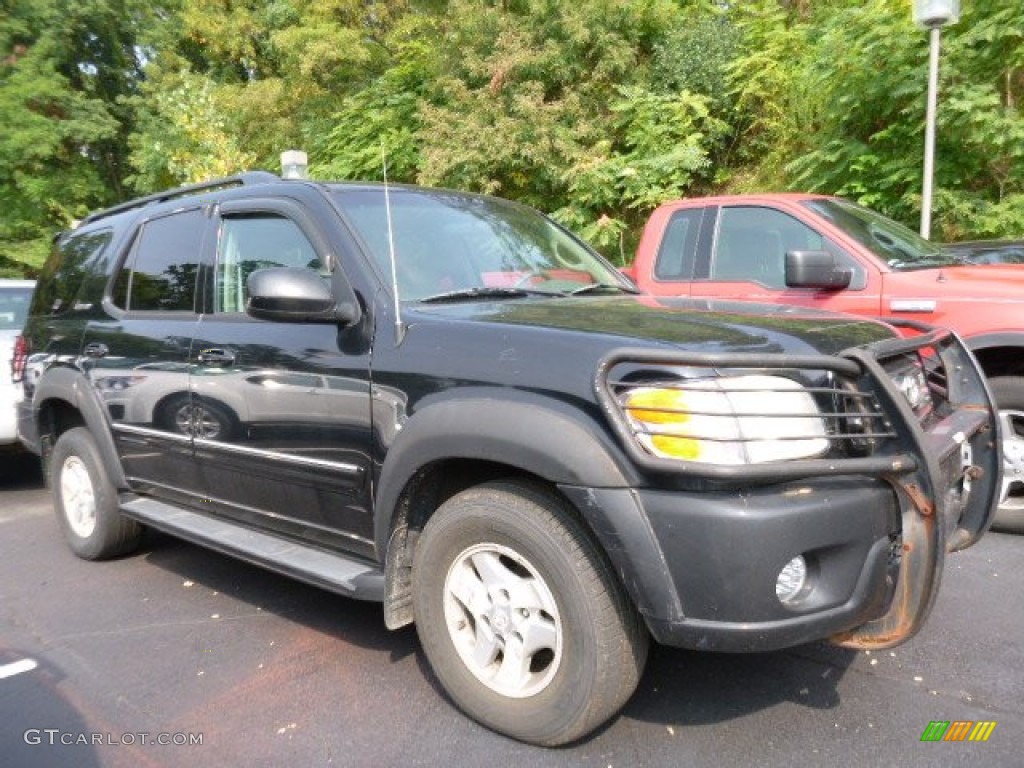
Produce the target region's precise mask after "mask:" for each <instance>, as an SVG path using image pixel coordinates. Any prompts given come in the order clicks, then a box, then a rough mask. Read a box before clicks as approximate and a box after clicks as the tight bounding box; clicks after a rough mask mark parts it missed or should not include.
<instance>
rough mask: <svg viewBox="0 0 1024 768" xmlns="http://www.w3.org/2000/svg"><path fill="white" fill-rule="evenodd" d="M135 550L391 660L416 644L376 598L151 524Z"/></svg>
mask: <svg viewBox="0 0 1024 768" xmlns="http://www.w3.org/2000/svg"><path fill="white" fill-rule="evenodd" d="M135 556H141V557H144V558H145V559H146V561H147V562H148V563H151V564H152V565H155V566H157V567H159V568H162V569H163V570H165V571H170V572H172V573H176V574H178V575H179V576H181V577H182V579H186V580H190V581H193V582H196V583H197V584H202V585H203V586H204V587H206V588H207V589H210V590H213V591H216V592H220V593H222V594H225V595H229V596H230V597H232V598H234V599H236V600H240V601H242V602H244V603H247V604H249V605H252V606H254V607H256V606H258V607H259V608H260V610H262V611H266V612H270V613H272V614H274V615H276V616H279V617H281V618H284V619H287V620H288V621H293V622H296V623H298V624H302V625H303V626H305V627H308V628H310V629H313V630H316V631H318V632H323V633H325V634H329V635H332V636H335V637H337V638H339V639H341V640H343V641H344V642H346V643H352V644H354V645H357V646H359V647H361V648H366V649H368V650H377V651H385V652H387V653H388V654H389V656H390V659H391V661H399V660H401V659H403V658H406V657H407V656H409V655H410V654H413V653H416V652H417V651H418V650H419V642H418V640H417V639H416V632H415V629H414V628H412V627H408V628H405V629H402V630H399V631H397V632H392V631H389V630H388V629H387V628H386V627H385V626H384V615H383V611H382V609H381V606H380V604H379V603H373V602H366V601H363V600H354V599H352V598H348V597H344V596H342V595H336V594H334V593H332V592H328V591H327V590H324V589H320V588H318V587H315V586H311V585H308V584H305V583H303V582H301V581H297V580H295V579H292V578H289V577H287V576H282V575H279V574H276V573H274V572H272V571H268V570H266V569H264V568H261V567H258V566H255V565H250V564H249V563H246V562H244V561H242V560H238V559H236V558H233V557H230V556H228V555H222V554H220V553H217V552H214V551H211V550H208V549H205V548H203V547H200V546H198V545H193V544H190V543H188V542H185V541H182V540H180V539H177V538H174V537H172V536H169V535H166V534H163V533H160V532H158V531H153V530H147V531H146V537H145V539H144V542H143V545H142V547H141V548H140V549H139V550H138V551H137V552H136V553H135Z"/></svg>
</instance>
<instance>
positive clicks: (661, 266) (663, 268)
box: [654, 208, 704, 280]
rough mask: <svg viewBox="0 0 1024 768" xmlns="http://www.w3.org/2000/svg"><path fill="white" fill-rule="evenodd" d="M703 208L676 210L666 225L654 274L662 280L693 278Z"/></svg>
mask: <svg viewBox="0 0 1024 768" xmlns="http://www.w3.org/2000/svg"><path fill="white" fill-rule="evenodd" d="M703 214H704V209H703V208H693V209H690V210H685V211H676V212H675V213H673V214H672V218H670V219H669V221H668V225H667V226H666V227H665V236H664V237H663V238H662V241H661V247H660V248H659V249H658V259H657V261H656V262H655V265H654V276H655V277H656V278H659V279H661V280H691V279H693V264H694V259H695V258H696V254H697V235H698V234H699V232H700V223H701V219H702V218H703Z"/></svg>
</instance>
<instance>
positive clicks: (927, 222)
mask: <svg viewBox="0 0 1024 768" xmlns="http://www.w3.org/2000/svg"><path fill="white" fill-rule="evenodd" d="M912 13H913V19H914V23H915V24H917V25H918V26H919V27H922V28H924V29H927V30H928V36H929V43H930V50H929V53H928V107H927V109H926V111H925V119H924V178H923V182H922V185H921V237H923V238H924V239H925V240H927V239H929V238H930V237H931V234H932V179H933V178H934V176H935V114H936V112H937V111H938V101H939V96H938V91H939V40H940V35H941V30H942V28H943V27H944V26H946V25H947V24H956V22H957V21H959V20H960V0H914V5H913V8H912Z"/></svg>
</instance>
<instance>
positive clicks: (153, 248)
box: [112, 209, 206, 312]
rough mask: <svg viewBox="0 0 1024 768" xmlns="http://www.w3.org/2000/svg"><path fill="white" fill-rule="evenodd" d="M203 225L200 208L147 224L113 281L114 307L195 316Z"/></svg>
mask: <svg viewBox="0 0 1024 768" xmlns="http://www.w3.org/2000/svg"><path fill="white" fill-rule="evenodd" d="M205 225H206V217H205V216H204V215H203V212H202V211H201V210H199V209H195V210H191V211H183V212H180V213H174V214H171V215H170V216H164V217H162V218H159V219H152V220H151V221H147V222H146V223H145V224H144V225H143V227H142V230H141V231H140V232H139V235H138V237H136V239H135V244H134V246H133V247H132V249H131V251H130V252H129V254H128V258H127V259H125V262H124V265H123V266H122V267H121V271H120V272H119V273H118V276H117V280H116V281H115V283H114V290H113V297H112V298H113V301H114V304H115V305H116V306H118V307H120V308H121V309H124V310H127V311H129V312H144V311H147V310H163V311H175V310H177V311H188V312H194V311H195V307H196V277H197V275H198V273H199V262H200V258H201V255H202V245H203V233H204V230H205Z"/></svg>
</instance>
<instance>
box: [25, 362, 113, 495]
mask: <svg viewBox="0 0 1024 768" xmlns="http://www.w3.org/2000/svg"><path fill="white" fill-rule="evenodd" d="M49 400H59V401H62V402H64V403H67V404H68V405H70V406H71V407H72V408H74V409H75V410H76V411H78V412H79V413H80V414H81V415H82V420H83V421H84V422H85V426H86V427H88V429H89V432H91V433H92V436H93V439H94V440H95V441H96V446H97V447H98V448H99V451H100V456H102V458H103V464H104V466H105V467H106V469H107V472H108V473H109V474H110V480H111V482H113V484H114V486H115V487H116V488H118V489H119V490H124V489H127V488H128V479H127V478H126V477H125V474H124V469H123V468H122V466H121V460H120V458H118V455H117V447H116V446H115V445H114V437H113V433H112V432H111V429H110V420H109V419H108V418H107V411H106V408H104V407H103V404H102V403H101V402H100V400H99V398H98V397H97V396H96V393H95V392H94V391H93V388H92V387H91V386H90V385H89V382H88V381H86V379H85V376H83V375H82V373H81V372H80V371H76V370H74V369H73V368H51V369H49V370H48V371H46V372H45V373H44V374H43V376H42V378H41V379H40V380H39V381H38V383H37V384H36V391H35V394H34V396H33V399H32V403H33V405H32V411H33V418H34V419H35V420H36V425H37V426H36V428H37V430H38V429H39V426H40V424H39V420H40V416H41V413H42V405H43V404H45V403H46V402H47V401H49ZM39 434H40V435H41V434H42V431H41V430H40V432H39Z"/></svg>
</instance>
